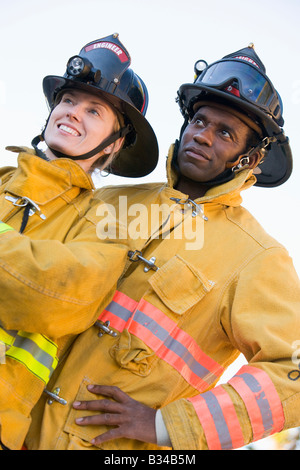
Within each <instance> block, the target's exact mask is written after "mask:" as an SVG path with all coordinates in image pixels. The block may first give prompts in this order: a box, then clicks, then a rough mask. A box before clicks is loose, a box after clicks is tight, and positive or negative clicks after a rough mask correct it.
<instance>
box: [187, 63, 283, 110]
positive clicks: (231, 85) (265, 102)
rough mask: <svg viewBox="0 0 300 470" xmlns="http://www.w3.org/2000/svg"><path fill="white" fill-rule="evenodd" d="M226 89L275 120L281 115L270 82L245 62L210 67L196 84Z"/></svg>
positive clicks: (218, 64) (274, 91) (276, 97)
mask: <svg viewBox="0 0 300 470" xmlns="http://www.w3.org/2000/svg"><path fill="white" fill-rule="evenodd" d="M197 83H202V84H203V85H207V86H212V87H217V88H220V89H223V88H225V91H228V92H230V93H232V94H235V95H236V96H241V97H242V98H244V99H245V100H247V101H250V102H251V103H254V104H256V105H257V106H259V107H261V108H263V109H264V110H265V111H267V112H268V113H269V114H271V115H272V116H273V117H274V118H275V119H276V118H277V117H278V114H279V113H280V111H281V110H280V104H279V100H278V95H277V93H276V90H275V88H274V87H273V85H272V83H271V82H270V80H269V79H268V78H267V77H266V76H265V75H264V74H262V73H261V72H260V71H259V70H258V69H257V68H256V66H253V65H250V64H248V63H246V62H245V61H238V60H223V61H220V62H215V63H214V64H212V65H209V66H208V67H207V68H206V69H205V70H204V71H203V72H202V74H201V75H200V76H199V77H198V79H197V80H196V82H195V84H197Z"/></svg>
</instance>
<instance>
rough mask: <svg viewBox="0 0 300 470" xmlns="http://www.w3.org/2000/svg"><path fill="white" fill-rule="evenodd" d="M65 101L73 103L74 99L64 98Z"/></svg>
mask: <svg viewBox="0 0 300 470" xmlns="http://www.w3.org/2000/svg"><path fill="white" fill-rule="evenodd" d="M63 102H64V103H67V104H71V103H72V100H71V99H70V98H64V100H63Z"/></svg>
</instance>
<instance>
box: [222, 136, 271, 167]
mask: <svg viewBox="0 0 300 470" xmlns="http://www.w3.org/2000/svg"><path fill="white" fill-rule="evenodd" d="M276 141H277V138H276V137H265V138H264V139H263V140H261V141H260V142H259V144H257V145H256V147H252V148H251V149H250V150H249V152H248V153H246V154H243V155H240V156H239V157H238V159H237V160H236V161H235V162H228V163H226V169H231V170H232V171H233V172H238V171H241V170H243V169H244V168H246V167H247V166H248V165H249V163H250V157H251V156H252V155H254V154H255V153H256V152H259V151H261V150H264V149H265V148H266V147H268V145H270V144H271V143H272V142H276Z"/></svg>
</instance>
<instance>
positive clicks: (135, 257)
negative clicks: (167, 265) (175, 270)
mask: <svg viewBox="0 0 300 470" xmlns="http://www.w3.org/2000/svg"><path fill="white" fill-rule="evenodd" d="M128 258H129V260H130V261H133V262H136V261H142V262H143V263H144V264H145V265H146V266H145V267H144V272H145V273H147V272H148V271H149V270H150V269H153V271H158V270H159V268H158V267H157V266H156V265H155V261H156V258H155V256H152V258H150V259H146V258H144V257H143V256H142V252H141V251H139V250H135V251H128Z"/></svg>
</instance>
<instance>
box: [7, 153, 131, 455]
mask: <svg viewBox="0 0 300 470" xmlns="http://www.w3.org/2000/svg"><path fill="white" fill-rule="evenodd" d="M19 151H20V154H19V159H18V168H17V169H16V168H11V167H9V168H8V167H7V168H3V169H2V170H1V174H0V177H1V186H0V220H1V222H2V223H0V270H1V273H0V292H1V302H0V440H1V441H2V443H3V444H4V445H5V446H6V447H8V448H9V449H19V448H20V447H21V446H22V444H23V441H24V438H25V436H26V433H27V431H28V427H29V424H30V412H31V409H32V407H33V405H34V404H35V403H36V402H37V401H38V399H39V398H40V396H41V395H42V393H43V390H44V388H45V387H46V385H47V383H48V381H49V378H50V376H51V374H52V372H53V370H54V369H55V367H56V365H57V361H58V358H59V357H60V356H61V355H62V354H63V353H64V350H65V349H66V348H67V347H68V345H69V344H70V343H71V340H72V338H73V335H76V334H78V333H80V332H81V331H83V330H85V329H86V328H88V327H90V326H91V325H93V323H94V321H95V319H96V318H97V316H98V315H99V312H98V313H97V310H98V308H101V310H102V309H103V308H104V306H105V305H106V304H107V302H109V301H110V299H111V297H112V294H113V293H114V291H115V287H116V281H117V279H118V278H119V276H120V275H121V273H122V271H123V269H124V266H125V260H126V254H127V251H128V248H127V247H126V246H125V244H124V240H123V242H121V243H119V242H118V243H111V240H110V241H109V243H106V242H104V241H102V242H101V240H100V239H99V237H98V235H97V233H96V225H97V222H98V221H99V220H100V219H99V217H98V216H97V214H96V208H97V205H95V206H94V209H91V200H92V198H93V193H94V185H93V182H92V179H91V177H90V176H89V175H87V174H86V173H85V172H84V171H83V170H82V168H81V167H80V166H79V165H78V164H77V163H76V162H74V161H72V160H69V159H59V160H55V161H52V162H47V161H45V160H43V159H41V158H39V157H37V156H36V155H35V154H34V152H33V151H32V150H29V149H23V150H21V149H19ZM98 202H99V201H98ZM26 211H28V212H27V214H26ZM21 228H22V229H21ZM20 229H21V230H22V233H20ZM101 310H100V311H101Z"/></svg>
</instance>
